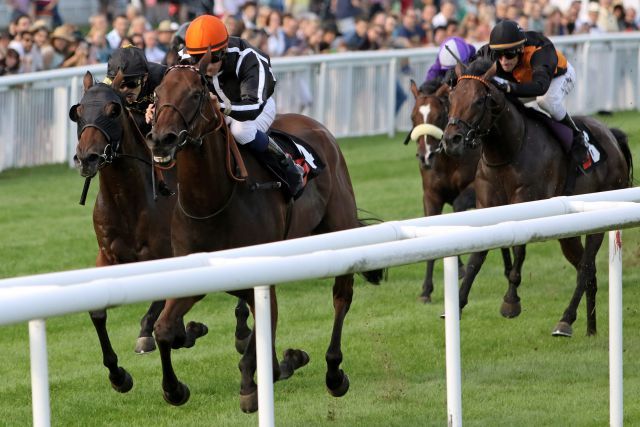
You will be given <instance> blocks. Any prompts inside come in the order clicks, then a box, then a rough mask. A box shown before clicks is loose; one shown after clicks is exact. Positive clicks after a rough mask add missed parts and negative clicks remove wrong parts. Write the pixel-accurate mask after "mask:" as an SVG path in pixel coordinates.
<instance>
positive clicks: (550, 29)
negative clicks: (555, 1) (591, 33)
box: [544, 7, 568, 37]
mask: <svg viewBox="0 0 640 427" xmlns="http://www.w3.org/2000/svg"><path fill="white" fill-rule="evenodd" d="M544 34H545V35H546V36H547V37H550V36H564V35H565V34H568V31H567V28H566V27H565V26H564V25H563V24H562V12H560V9H558V8H557V7H553V8H551V12H550V13H549V14H548V16H547V22H545V25H544Z"/></svg>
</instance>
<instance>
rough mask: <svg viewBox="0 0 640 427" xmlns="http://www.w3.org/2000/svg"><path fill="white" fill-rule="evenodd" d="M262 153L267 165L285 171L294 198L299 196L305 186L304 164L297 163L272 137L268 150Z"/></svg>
mask: <svg viewBox="0 0 640 427" xmlns="http://www.w3.org/2000/svg"><path fill="white" fill-rule="evenodd" d="M262 154H263V155H262V156H261V158H262V160H263V161H264V162H265V163H266V164H267V165H269V166H271V167H272V168H275V169H276V170H278V171H282V172H283V173H284V175H285V176H284V178H285V179H286V181H287V184H288V186H289V191H290V193H291V195H292V196H293V198H294V199H296V198H298V196H300V192H301V191H302V187H303V186H304V180H303V174H304V169H302V166H300V165H298V164H297V163H295V162H294V161H293V159H292V158H291V156H290V155H289V154H287V153H285V152H284V151H282V149H281V148H280V147H279V146H278V144H276V143H275V141H274V140H273V139H271V137H269V144H268V145H267V149H266V151H264V153H262Z"/></svg>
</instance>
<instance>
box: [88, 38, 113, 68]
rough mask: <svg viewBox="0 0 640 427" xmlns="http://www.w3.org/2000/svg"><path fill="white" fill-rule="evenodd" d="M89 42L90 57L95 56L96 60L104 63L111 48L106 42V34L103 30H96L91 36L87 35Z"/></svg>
mask: <svg viewBox="0 0 640 427" xmlns="http://www.w3.org/2000/svg"><path fill="white" fill-rule="evenodd" d="M87 40H88V41H89V44H90V46H91V47H90V49H89V50H90V53H89V56H90V57H91V58H95V60H96V61H97V62H100V63H104V62H107V61H108V60H109V56H110V55H111V48H110V47H109V43H108V42H107V37H106V34H105V33H104V32H103V31H99V30H96V31H94V32H93V33H92V34H91V37H90V38H89V37H87Z"/></svg>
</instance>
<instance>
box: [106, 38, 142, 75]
mask: <svg viewBox="0 0 640 427" xmlns="http://www.w3.org/2000/svg"><path fill="white" fill-rule="evenodd" d="M118 70H122V74H123V75H124V77H138V76H143V75H145V74H146V73H147V72H148V71H149V67H148V65H147V59H146V58H145V55H144V52H143V51H142V49H139V48H137V47H133V46H131V45H130V46H127V47H121V48H119V49H116V50H115V51H114V52H113V53H112V54H111V57H110V58H109V63H108V64H107V77H109V78H111V79H113V78H114V77H115V76H116V74H118Z"/></svg>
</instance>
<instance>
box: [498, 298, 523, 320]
mask: <svg viewBox="0 0 640 427" xmlns="http://www.w3.org/2000/svg"><path fill="white" fill-rule="evenodd" d="M521 312H522V308H521V307H520V302H506V301H503V302H502V306H500V314H502V316H503V317H506V318H507V319H513V318H514V317H518V316H519V315H520V313H521Z"/></svg>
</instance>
